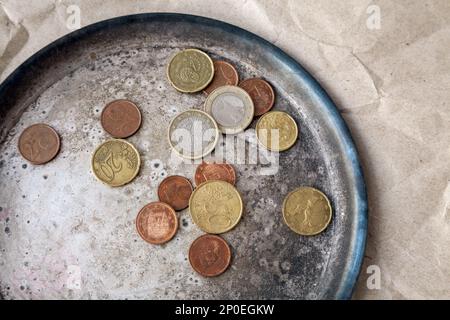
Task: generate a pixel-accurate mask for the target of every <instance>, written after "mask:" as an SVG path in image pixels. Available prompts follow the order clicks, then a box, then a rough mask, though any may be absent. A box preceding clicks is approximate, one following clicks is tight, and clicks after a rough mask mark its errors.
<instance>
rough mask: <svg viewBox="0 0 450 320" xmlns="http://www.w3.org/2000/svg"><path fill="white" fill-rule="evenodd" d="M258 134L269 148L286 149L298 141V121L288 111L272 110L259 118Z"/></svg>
mask: <svg viewBox="0 0 450 320" xmlns="http://www.w3.org/2000/svg"><path fill="white" fill-rule="evenodd" d="M256 136H257V138H258V141H259V142H260V143H261V144H262V145H263V146H264V147H265V148H267V149H268V150H271V151H284V150H287V149H289V148H290V147H292V146H293V145H294V144H295V142H296V141H297V138H298V127H297V123H295V120H294V119H293V118H292V117H291V116H290V115H289V114H287V113H286V112H282V111H271V112H268V113H266V114H264V115H263V116H262V117H261V118H259V120H258V122H257V123H256Z"/></svg>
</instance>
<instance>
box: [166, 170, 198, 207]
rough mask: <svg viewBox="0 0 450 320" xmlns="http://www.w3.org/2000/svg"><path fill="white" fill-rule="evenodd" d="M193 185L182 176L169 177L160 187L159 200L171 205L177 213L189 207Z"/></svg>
mask: <svg viewBox="0 0 450 320" xmlns="http://www.w3.org/2000/svg"><path fill="white" fill-rule="evenodd" d="M191 193H192V184H191V183H190V182H189V180H188V179H186V178H185V177H182V176H169V177H167V178H165V179H164V180H163V181H161V183H160V184H159V187H158V197H159V200H160V201H162V202H165V203H167V204H169V205H170V206H171V207H172V208H174V209H175V210H176V211H179V210H183V209H185V208H187V207H188V206H189V198H190V197H191Z"/></svg>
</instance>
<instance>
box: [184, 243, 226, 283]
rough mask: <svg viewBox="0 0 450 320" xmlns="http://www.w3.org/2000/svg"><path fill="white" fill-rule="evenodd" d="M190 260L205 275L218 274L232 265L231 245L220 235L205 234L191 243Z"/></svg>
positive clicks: (193, 266)
mask: <svg viewBox="0 0 450 320" xmlns="http://www.w3.org/2000/svg"><path fill="white" fill-rule="evenodd" d="M189 262H190V264H191V266H192V268H193V269H194V270H195V271H197V272H198V273H199V274H201V275H202V276H204V277H215V276H218V275H220V274H222V273H224V272H225V270H227V268H228V266H229V265H230V262H231V250H230V246H229V245H228V243H226V241H225V240H223V239H222V238H221V237H219V236H216V235H212V234H205V235H203V236H201V237H199V238H197V239H196V240H194V242H193V243H192V244H191V247H190V248H189Z"/></svg>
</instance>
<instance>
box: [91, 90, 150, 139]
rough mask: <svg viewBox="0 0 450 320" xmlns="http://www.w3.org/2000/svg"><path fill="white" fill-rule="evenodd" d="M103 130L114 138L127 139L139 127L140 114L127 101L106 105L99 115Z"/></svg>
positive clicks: (137, 109)
mask: <svg viewBox="0 0 450 320" xmlns="http://www.w3.org/2000/svg"><path fill="white" fill-rule="evenodd" d="M100 119H101V124H102V127H103V129H105V131H106V132H108V133H109V134H110V135H112V136H113V137H114V138H127V137H129V136H132V135H133V134H135V133H136V131H138V129H139V127H140V126H141V121H142V118H141V112H140V111H139V108H138V107H137V106H136V105H135V104H134V103H133V102H131V101H129V100H123V99H121V100H115V101H112V102H110V103H108V104H107V105H106V107H105V108H104V109H103V111H102V114H101V117H100Z"/></svg>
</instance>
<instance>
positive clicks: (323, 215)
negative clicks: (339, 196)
mask: <svg viewBox="0 0 450 320" xmlns="http://www.w3.org/2000/svg"><path fill="white" fill-rule="evenodd" d="M331 215H332V209H331V204H330V201H329V200H328V198H327V196H326V195H324V194H323V193H322V192H320V191H319V190H317V189H314V188H311V187H300V188H298V189H295V190H294V191H292V192H290V193H289V194H288V195H287V197H286V198H285V199H284V202H283V218H284V221H285V222H286V224H287V225H288V227H289V228H291V229H292V231H294V232H296V233H298V234H301V235H304V236H313V235H316V234H318V233H320V232H322V231H323V230H325V229H326V227H327V226H328V224H329V223H330V221H331Z"/></svg>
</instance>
